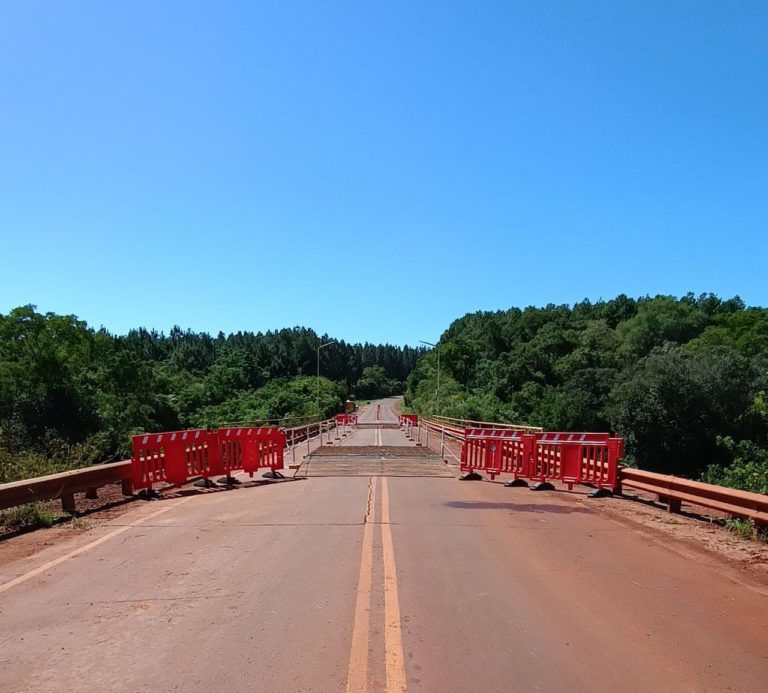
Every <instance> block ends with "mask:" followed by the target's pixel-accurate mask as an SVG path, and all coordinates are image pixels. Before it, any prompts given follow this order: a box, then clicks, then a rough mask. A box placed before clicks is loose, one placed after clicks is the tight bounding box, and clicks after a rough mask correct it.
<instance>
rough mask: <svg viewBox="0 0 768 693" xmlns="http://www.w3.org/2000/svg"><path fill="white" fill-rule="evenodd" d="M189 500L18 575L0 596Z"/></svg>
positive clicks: (3, 586)
mask: <svg viewBox="0 0 768 693" xmlns="http://www.w3.org/2000/svg"><path fill="white" fill-rule="evenodd" d="M191 499H192V496H190V497H188V498H182V499H181V500H180V501H178V502H177V503H173V504H172V505H167V506H165V507H163V508H160V510H157V511H156V512H153V513H150V514H149V515H147V516H146V517H142V518H139V519H138V520H136V522H133V523H132V524H130V525H124V526H123V527H120V528H118V529H116V530H115V531H114V532H110V533H109V534H105V535H104V536H103V537H99V538H98V539H96V540H94V541H92V542H91V543H90V544H86V545H85V546H81V547H80V548H79V549H75V550H74V551H70V552H69V553H67V554H65V555H63V556H59V557H58V558H56V559H54V560H52V561H48V562H47V563H44V564H43V565H41V566H39V567H38V568H35V569H34V570H30V571H29V572H28V573H24V574H23V575H19V576H18V577H16V578H14V579H13V580H9V581H8V582H4V583H3V584H2V585H0V594H2V593H3V592H5V591H7V590H9V589H11V588H12V587H16V586H17V585H20V584H21V583H22V582H26V581H27V580H30V579H31V578H33V577H36V576H38V575H40V574H41V573H45V572H46V571H48V570H50V569H51V568H55V567H56V566H57V565H60V564H61V563H64V561H68V560H69V559H70V558H74V557H75V556H79V555H80V554H83V553H85V552H86V551H90V550H91V549H93V548H96V547H97V546H98V545H99V544H103V543H104V542H105V541H109V540H110V539H112V537H116V536H117V535H118V534H122V533H123V532H127V531H128V530H129V529H133V528H134V527H138V526H139V525H141V524H144V523H145V522H147V521H148V520H152V519H154V518H156V517H157V516H158V515H162V514H163V513H167V512H168V511H169V510H173V509H174V508H178V507H179V506H180V505H181V504H182V503H186V502H187V501H188V500H191Z"/></svg>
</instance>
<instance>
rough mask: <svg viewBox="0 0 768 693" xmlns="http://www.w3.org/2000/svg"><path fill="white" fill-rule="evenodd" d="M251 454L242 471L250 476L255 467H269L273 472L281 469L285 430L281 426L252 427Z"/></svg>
mask: <svg viewBox="0 0 768 693" xmlns="http://www.w3.org/2000/svg"><path fill="white" fill-rule="evenodd" d="M252 430H253V432H254V433H253V438H252V440H253V445H252V448H251V449H252V451H253V452H252V454H251V455H250V456H248V457H247V458H246V466H244V467H243V471H245V472H248V474H250V475H251V476H253V473H254V472H255V471H256V470H257V469H264V468H265V467H269V468H270V469H271V470H272V471H273V472H274V471H276V470H278V469H283V467H284V459H283V454H284V452H285V445H286V439H285V431H284V430H282V429H281V428H254V429H252Z"/></svg>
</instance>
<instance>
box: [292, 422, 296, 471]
mask: <svg viewBox="0 0 768 693" xmlns="http://www.w3.org/2000/svg"><path fill="white" fill-rule="evenodd" d="M291 464H296V429H295V428H292V429H291Z"/></svg>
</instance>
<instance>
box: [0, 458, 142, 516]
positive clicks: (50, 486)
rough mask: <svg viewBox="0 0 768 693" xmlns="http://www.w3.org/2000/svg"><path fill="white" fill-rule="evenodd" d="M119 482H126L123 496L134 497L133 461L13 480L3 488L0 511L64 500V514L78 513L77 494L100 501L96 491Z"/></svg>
mask: <svg viewBox="0 0 768 693" xmlns="http://www.w3.org/2000/svg"><path fill="white" fill-rule="evenodd" d="M119 482H122V491H123V495H126V496H130V495H132V494H133V487H132V485H131V460H123V461H122V462H111V463H110V464H100V465H97V466H95V467H86V468H85V469H72V470H70V471H68V472H60V473H59V474H50V475H48V476H40V477H37V478H35V479H23V480H21V481H12V482H11V483H9V484H1V485H0V510H4V509H5V508H12V507H14V506H16V505H24V504H25V503H34V502H36V501H48V500H56V499H59V498H60V499H61V507H62V509H63V510H64V512H74V511H75V494H76V493H82V492H83V491H85V493H86V497H89V498H96V489H98V488H100V487H101V486H107V485H108V484H115V483H119Z"/></svg>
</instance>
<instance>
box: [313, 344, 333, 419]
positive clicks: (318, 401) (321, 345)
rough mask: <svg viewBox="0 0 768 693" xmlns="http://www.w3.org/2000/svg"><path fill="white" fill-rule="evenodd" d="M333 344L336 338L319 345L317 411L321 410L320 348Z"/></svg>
mask: <svg viewBox="0 0 768 693" xmlns="http://www.w3.org/2000/svg"><path fill="white" fill-rule="evenodd" d="M331 344H336V340H335V339H334V340H332V341H330V342H326V343H325V344H318V345H317V411H318V412H319V411H320V349H324V348H325V347H327V346H331Z"/></svg>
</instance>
